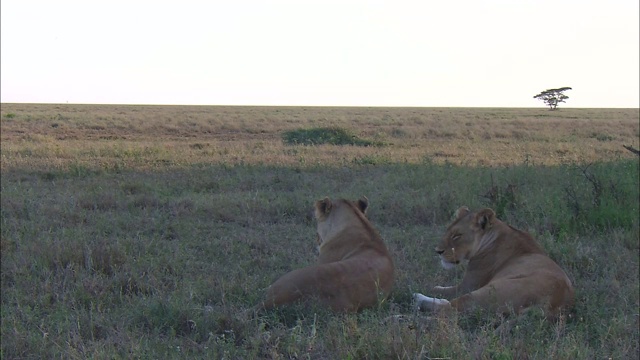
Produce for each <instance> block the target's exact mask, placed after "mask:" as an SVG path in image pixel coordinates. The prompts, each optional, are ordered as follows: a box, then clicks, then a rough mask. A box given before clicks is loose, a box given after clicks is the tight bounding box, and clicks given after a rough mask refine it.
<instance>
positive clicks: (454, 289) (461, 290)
mask: <svg viewBox="0 0 640 360" xmlns="http://www.w3.org/2000/svg"><path fill="white" fill-rule="evenodd" d="M435 250H436V252H437V253H438V254H439V255H440V262H441V264H442V266H443V267H444V268H445V269H450V268H454V267H455V265H457V264H459V263H460V262H461V261H463V260H468V261H469V263H468V266H467V271H466V273H465V274H464V277H463V279H462V282H461V283H460V284H459V285H457V286H447V287H442V286H436V287H434V288H433V292H434V293H436V294H439V295H442V296H444V297H447V298H453V300H451V301H448V300H445V299H438V298H432V297H428V296H424V295H422V294H420V293H415V294H413V296H414V300H415V302H416V305H417V306H418V307H419V308H420V309H423V310H425V309H456V310H462V311H464V310H469V309H473V308H475V307H479V308H483V309H488V310H493V311H497V312H500V313H505V314H506V313H509V312H510V311H514V312H515V313H520V312H522V311H523V310H525V309H527V308H529V307H531V306H539V307H541V308H542V309H544V311H545V315H546V317H547V318H548V319H556V318H557V317H558V316H559V315H560V313H561V312H562V311H563V310H566V309H568V308H570V307H572V306H573V302H574V291H573V287H572V286H571V281H570V280H569V278H568V277H567V275H566V274H565V272H564V271H563V270H562V269H561V268H560V266H558V264H556V263H555V262H554V261H553V260H551V259H550V258H549V257H548V256H547V255H546V254H545V252H544V251H543V250H542V248H541V247H540V246H539V245H538V244H537V243H536V241H535V240H534V239H533V237H531V235H529V234H528V233H526V232H523V231H520V230H518V229H515V228H513V227H511V226H509V225H507V224H505V223H503V222H502V221H500V220H498V219H497V218H496V214H495V213H494V212H493V210H491V209H482V210H480V211H478V212H471V211H469V209H468V208H467V207H461V208H460V209H458V211H457V212H456V219H455V220H454V222H453V223H452V224H451V225H449V227H448V228H447V231H446V233H445V236H444V238H443V239H442V241H441V242H440V244H439V245H438V246H436V248H435Z"/></svg>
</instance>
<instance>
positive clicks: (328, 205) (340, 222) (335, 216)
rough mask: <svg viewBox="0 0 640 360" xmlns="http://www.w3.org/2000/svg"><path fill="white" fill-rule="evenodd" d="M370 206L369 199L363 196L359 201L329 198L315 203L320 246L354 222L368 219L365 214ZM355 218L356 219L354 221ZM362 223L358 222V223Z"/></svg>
mask: <svg viewBox="0 0 640 360" xmlns="http://www.w3.org/2000/svg"><path fill="white" fill-rule="evenodd" d="M368 206H369V199H367V197H366V196H363V197H362V198H360V199H359V200H356V201H351V200H346V199H337V200H334V201H332V200H331V199H329V198H328V197H325V198H324V199H322V200H318V201H316V203H315V217H316V221H317V222H318V246H322V244H323V243H324V242H325V241H327V240H329V239H332V238H333V237H334V236H335V234H336V233H337V232H338V231H340V230H342V229H343V228H344V227H345V226H347V225H352V224H353V223H354V221H353V220H362V219H366V217H365V214H366V211H367V207H368ZM354 217H355V219H354ZM358 222H360V221H356V222H355V223H358Z"/></svg>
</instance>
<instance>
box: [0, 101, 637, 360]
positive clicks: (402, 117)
mask: <svg viewBox="0 0 640 360" xmlns="http://www.w3.org/2000/svg"><path fill="white" fill-rule="evenodd" d="M0 121H1V122H0V156H1V170H2V173H1V179H0V180H1V183H0V189H1V218H0V220H1V223H0V225H1V228H0V235H1V238H0V240H1V241H0V246H1V247H0V250H1V254H2V258H1V270H2V273H1V274H2V277H1V280H2V292H1V299H2V326H1V336H2V337H1V339H2V349H1V351H2V353H1V357H2V358H7V359H25V358H78V359H85V358H243V359H248V358H274V359H290V358H312V359H318V358H321V359H324V358H327V359H329V358H344V359H348V358H351V359H364V358H367V359H370V358H380V359H390V358H398V359H416V358H422V359H428V358H442V359H448V358H450V359H458V358H481V359H482V358H487V359H496V358H504V359H507V358H518V359H526V358H540V359H548V358H603V359H606V358H638V356H639V355H640V354H639V351H640V345H639V340H640V335H639V331H638V328H639V325H640V320H639V312H638V309H639V308H640V300H639V298H640V295H639V285H638V282H639V279H638V270H639V259H638V251H639V243H640V239H639V230H638V229H639V227H640V225H639V221H638V215H639V203H640V194H639V190H638V188H639V185H640V184H639V182H640V181H639V177H640V176H639V162H638V156H637V155H635V154H633V153H632V152H630V151H628V150H626V149H625V148H624V147H623V145H628V146H632V147H634V148H636V149H638V148H639V141H640V115H639V110H638V109H571V108H561V109H558V110H557V111H549V110H547V109H546V108H542V107H541V108H531V109H514V108H375V107H371V108H359V107H343V108H337V107H335V108H331V107H231V106H146V105H70V104H2V106H1V110H0ZM318 128H333V129H336V128H339V129H344V130H345V131H347V132H348V133H349V134H351V136H353V138H357V139H365V140H368V141H370V142H371V143H372V144H373V145H371V146H353V145H330V144H322V143H320V142H319V143H318V144H316V145H296V144H293V145H292V144H289V143H287V141H285V135H286V134H287V133H288V132H291V131H297V130H305V129H318ZM362 195H366V196H367V197H368V198H369V200H370V212H369V214H368V216H369V218H370V219H371V221H372V223H373V224H374V225H375V226H376V227H377V229H378V230H379V232H380V233H381V234H382V236H383V238H384V239H385V241H386V243H387V245H388V246H389V249H390V251H391V253H392V254H393V256H394V260H395V262H396V268H397V271H396V274H397V278H396V285H395V288H394V290H393V292H392V294H391V297H390V298H389V299H387V300H385V301H383V302H381V303H380V305H379V306H378V307H377V308H375V309H368V310H365V311H363V312H361V313H359V314H346V315H345V314H332V313H330V312H328V311H326V310H325V309H321V308H315V307H310V308H308V307H305V306H302V305H297V306H292V307H290V308H286V309H280V310H275V311H272V312H268V313H267V314H263V315H260V316H257V317H247V316H246V311H247V310H248V309H250V308H251V307H252V306H253V305H254V304H256V303H257V302H258V301H259V300H260V298H261V296H262V295H263V294H264V289H265V288H266V287H267V286H268V285H269V284H270V283H271V282H272V281H273V280H275V279H276V278H277V277H278V276H280V275H282V274H284V273H285V272H287V271H290V270H292V269H295V268H298V267H301V266H306V265H309V264H311V263H313V261H314V256H315V251H316V250H315V227H314V226H315V225H314V222H313V220H312V219H311V218H310V215H309V213H310V209H311V207H312V204H313V202H314V201H315V200H317V199H320V198H323V197H324V196H329V197H347V198H358V197H360V196H362ZM461 205H468V206H470V207H471V208H481V207H492V208H493V209H494V210H496V212H497V213H498V215H499V217H500V218H501V219H503V220H505V221H507V222H508V223H510V224H512V225H514V226H516V227H519V228H522V229H524V230H527V231H529V232H531V233H532V234H533V235H534V236H535V237H536V238H537V239H538V241H540V243H541V244H542V246H543V248H545V250H546V251H547V252H548V253H549V255H550V256H551V257H552V258H553V259H554V260H555V261H557V262H558V263H559V264H560V265H561V266H562V267H563V268H564V269H565V270H566V271H567V273H568V274H569V276H570V278H571V279H572V281H573V282H574V285H575V287H576V293H577V296H578V299H577V304H576V308H575V310H574V312H573V313H572V314H570V316H567V317H566V318H565V319H564V320H563V321H561V322H559V323H553V324H549V323H547V322H545V321H544V320H543V319H542V318H541V316H540V314H538V313H536V312H531V313H528V314H526V315H525V316H523V317H520V318H516V319H510V320H507V319H502V318H498V317H496V316H495V315H493V316H492V314H465V315H453V316H446V317H445V316H441V315H438V314H429V313H419V314H418V313H415V312H414V311H413V309H412V304H411V296H410V295H411V292H413V291H419V292H422V293H425V294H427V295H428V293H429V291H428V289H429V288H430V287H432V286H434V285H452V284H453V283H455V282H456V281H459V279H460V278H461V276H462V273H463V270H462V269H458V270H455V271H453V272H445V271H444V270H442V269H441V268H440V266H439V262H438V259H437V256H436V255H435V253H434V252H433V250H432V249H433V247H434V245H435V244H436V242H437V240H438V237H439V236H441V235H442V233H443V230H444V228H445V227H446V225H447V223H448V222H449V221H450V219H451V215H452V214H453V212H454V211H455V209H457V208H458V207H459V206H461ZM397 315H402V316H401V317H399V316H397Z"/></svg>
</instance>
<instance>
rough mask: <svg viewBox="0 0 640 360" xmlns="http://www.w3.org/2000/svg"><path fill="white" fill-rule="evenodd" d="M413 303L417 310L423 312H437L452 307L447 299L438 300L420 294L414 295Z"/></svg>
mask: <svg viewBox="0 0 640 360" xmlns="http://www.w3.org/2000/svg"><path fill="white" fill-rule="evenodd" d="M413 302H414V307H415V309H416V310H422V311H425V310H436V309H440V308H446V307H449V306H451V303H450V302H449V301H448V300H446V299H436V298H432V297H429V296H424V295H422V294H420V293H414V294H413Z"/></svg>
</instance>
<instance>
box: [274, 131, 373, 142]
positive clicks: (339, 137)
mask: <svg viewBox="0 0 640 360" xmlns="http://www.w3.org/2000/svg"><path fill="white" fill-rule="evenodd" d="M282 140H283V141H284V143H285V144H287V145H321V144H330V145H355V146H379V145H381V144H380V143H377V142H374V141H371V140H365V139H360V138H359V137H357V136H356V135H354V134H351V133H349V132H348V131H347V130H345V129H341V128H338V127H330V128H312V129H300V130H291V131H286V132H285V133H284V134H283V136H282Z"/></svg>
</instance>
